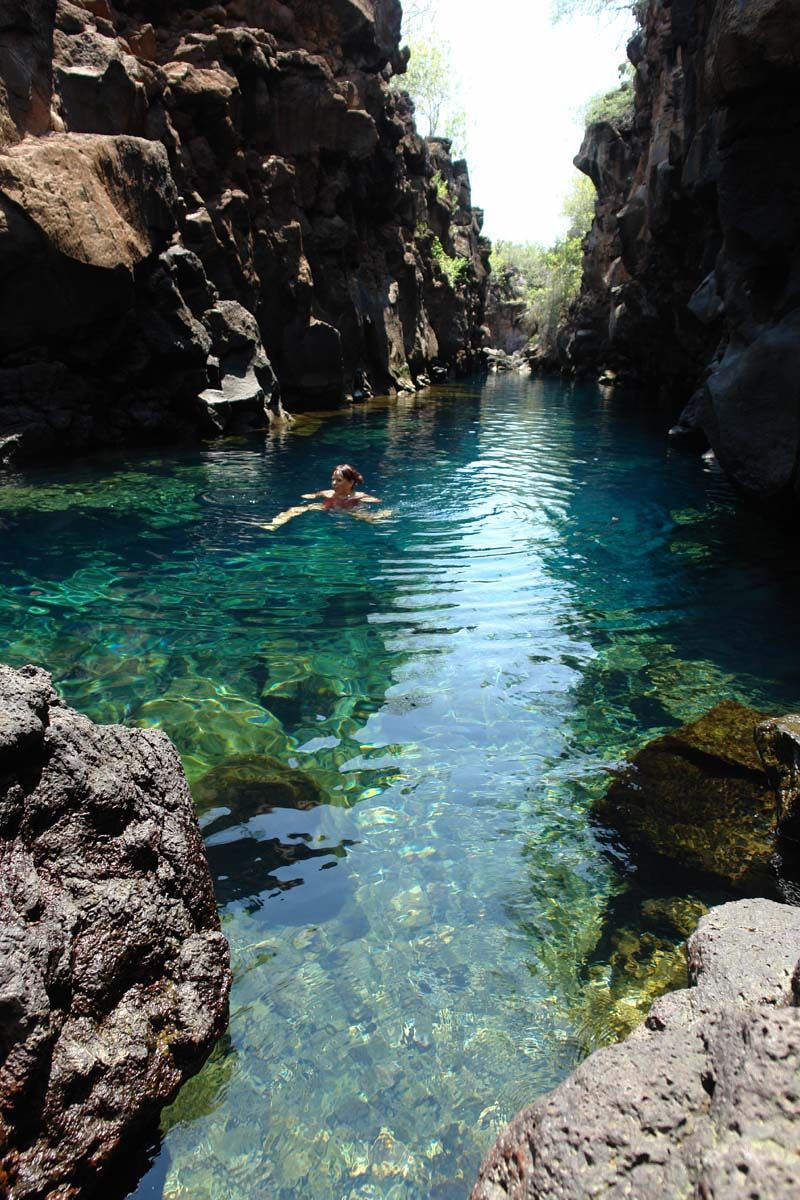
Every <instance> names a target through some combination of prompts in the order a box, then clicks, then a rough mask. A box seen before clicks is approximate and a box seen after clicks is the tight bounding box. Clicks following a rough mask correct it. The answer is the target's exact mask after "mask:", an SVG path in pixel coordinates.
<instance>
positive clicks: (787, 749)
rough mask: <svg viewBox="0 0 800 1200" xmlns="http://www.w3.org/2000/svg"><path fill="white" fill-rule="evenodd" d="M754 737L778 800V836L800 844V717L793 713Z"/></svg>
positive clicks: (767, 723)
mask: <svg viewBox="0 0 800 1200" xmlns="http://www.w3.org/2000/svg"><path fill="white" fill-rule="evenodd" d="M755 736H756V745H757V746H758V753H759V754H760V756H761V761H762V762H763V764H764V768H765V770H766V772H767V776H768V778H769V781H770V783H771V785H772V787H773V789H774V791H775V795H776V797H777V814H776V816H777V821H778V832H779V833H780V834H782V835H783V836H784V837H786V838H789V839H791V840H792V841H793V842H800V716H797V715H796V714H794V713H791V714H789V715H787V716H785V717H774V718H771V719H770V720H768V721H764V722H763V723H762V724H761V725H758V726H757V727H756V731H755Z"/></svg>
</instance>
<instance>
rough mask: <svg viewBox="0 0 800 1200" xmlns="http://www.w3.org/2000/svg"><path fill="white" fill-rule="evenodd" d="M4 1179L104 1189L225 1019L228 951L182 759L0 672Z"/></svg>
mask: <svg viewBox="0 0 800 1200" xmlns="http://www.w3.org/2000/svg"><path fill="white" fill-rule="evenodd" d="M0 872H2V877H3V888H2V890H1V891H0V1132H1V1133H2V1137H0V1181H2V1185H3V1188H2V1190H3V1195H4V1196H8V1197H9V1198H10V1200H34V1198H36V1200H38V1198H39V1197H42V1196H56V1195H57V1196H59V1197H63V1198H64V1200H68V1198H69V1197H77V1196H79V1195H80V1196H89V1195H93V1194H97V1193H98V1192H99V1190H100V1189H101V1187H102V1185H103V1182H104V1180H105V1179H106V1178H107V1176H108V1172H109V1169H110V1168H113V1167H114V1166H115V1165H117V1164H118V1163H119V1160H120V1151H121V1150H124V1151H125V1152H126V1153H127V1152H129V1151H130V1150H131V1149H132V1148H135V1147H136V1145H137V1143H138V1139H139V1138H140V1137H141V1136H142V1135H143V1133H144V1132H145V1131H147V1130H148V1129H149V1128H150V1127H152V1125H153V1123H154V1122H155V1121H156V1120H157V1117H158V1114H159V1111H160V1109H161V1108H162V1107H163V1106H164V1105H165V1104H167V1103H169V1102H170V1101H171V1100H172V1099H173V1098H174V1096H175V1095H176V1093H177V1091H178V1089H179V1087H180V1086H181V1083H182V1082H183V1081H184V1080H185V1079H186V1078H188V1077H189V1076H190V1075H192V1074H194V1073H195V1072H196V1071H197V1070H199V1068H200V1066H201V1065H202V1063H203V1061H204V1060H205V1058H206V1057H207V1055H208V1053H209V1052H210V1050H211V1048H212V1046H213V1044H214V1042H215V1041H216V1039H217V1037H218V1036H219V1034H220V1033H221V1032H222V1030H223V1029H224V1027H225V1024H226V1022H227V1001H228V991H229V988H230V966H229V954H228V946H227V943H226V941H225V938H224V937H223V936H222V934H221V933H220V930H219V919H218V917H217V910H216V905H215V901H214V893H213V889H212V884H211V878H210V875H209V871H208V866H207V863H206V859H205V855H204V852H203V844H202V841H201V838H200V833H199V830H198V826H197V820H196V817H195V815H194V809H193V806H192V800H191V796H190V794H189V789H188V787H187V784H186V781H185V778H184V776H183V772H182V769H181V765H180V760H179V758H178V755H177V752H176V751H175V749H174V747H173V746H172V744H171V743H170V742H169V740H168V739H167V737H166V736H165V735H164V734H162V733H159V732H157V731H154V730H138V729H126V728H123V727H122V726H118V725H109V726H97V725H94V724H92V722H91V721H89V720H88V719H87V718H86V717H83V716H81V715H80V714H79V713H76V712H74V711H73V710H71V709H69V708H67V707H66V706H65V705H64V704H63V702H62V701H61V700H60V699H59V697H58V696H57V694H56V692H55V691H54V690H53V687H52V685H51V682H50V677H49V676H48V675H47V674H46V673H45V672H44V671H41V670H38V669H37V668H35V667H24V668H23V669H22V670H21V671H13V670H11V669H10V668H8V667H4V666H0Z"/></svg>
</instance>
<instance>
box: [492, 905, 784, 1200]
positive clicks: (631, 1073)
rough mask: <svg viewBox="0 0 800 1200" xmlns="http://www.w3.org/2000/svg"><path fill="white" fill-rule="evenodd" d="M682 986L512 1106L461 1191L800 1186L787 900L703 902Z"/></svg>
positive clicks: (722, 1192) (763, 1191) (753, 1190)
mask: <svg viewBox="0 0 800 1200" xmlns="http://www.w3.org/2000/svg"><path fill="white" fill-rule="evenodd" d="M688 956H689V970H690V978H691V980H692V981H693V983H694V985H695V986H693V987H690V988H688V989H686V990H684V991H680V992H673V993H672V994H671V995H668V996H664V997H662V999H660V1000H658V1001H657V1002H656V1003H655V1004H654V1006H653V1008H652V1009H651V1011H650V1015H649V1017H648V1018H647V1021H646V1022H645V1024H644V1025H642V1026H640V1027H639V1029H637V1030H636V1031H635V1032H634V1033H633V1034H631V1036H630V1037H629V1038H628V1039H627V1040H626V1041H624V1042H621V1043H620V1044H618V1045H616V1046H610V1047H607V1048H605V1049H603V1050H598V1051H597V1052H596V1053H595V1054H593V1055H591V1057H590V1058H588V1059H587V1060H586V1062H585V1063H583V1064H582V1065H581V1066H580V1067H579V1068H578V1069H577V1070H576V1071H575V1072H574V1073H573V1074H572V1075H571V1076H570V1077H569V1079H567V1080H566V1082H565V1083H563V1084H561V1085H560V1087H558V1088H556V1089H555V1091H553V1092H551V1093H550V1094H549V1095H547V1096H544V1097H543V1098H542V1099H541V1100H539V1101H537V1103H536V1104H534V1105H533V1106H532V1107H531V1108H528V1109H526V1110H525V1111H524V1112H522V1113H520V1114H519V1115H518V1116H517V1117H515V1118H514V1120H513V1121H512V1123H511V1124H510V1125H509V1126H507V1128H506V1129H505V1130H504V1131H503V1133H502V1134H501V1135H500V1137H499V1138H498V1140H497V1142H496V1144H495V1146H494V1148H493V1149H492V1150H491V1151H490V1153H489V1155H488V1156H487V1158H486V1160H485V1161H484V1163H483V1166H482V1168H481V1171H480V1177H479V1180H478V1183H477V1184H476V1186H475V1188H474V1189H473V1192H472V1196H471V1200H534V1198H535V1200H556V1198H557V1200H585V1198H586V1197H588V1196H604V1197H607V1198H608V1200H617V1198H619V1200H622V1198H623V1197H625V1198H626V1200H629V1198H630V1197H634V1196H635V1197H636V1200H678V1198H679V1197H680V1198H681V1200H684V1198H685V1197H702V1198H703V1200H745V1197H748V1198H749V1197H753V1198H756V1200H759V1198H760V1200H792V1198H796V1197H797V1196H798V1195H800V1185H798V1174H797V1147H798V1144H800V1107H798V1104H797V1080H798V1075H799V1073H800V1008H798V1007H797V1004H798V1001H800V964H798V958H800V909H797V908H792V907H789V906H787V905H780V904H774V903H773V902H772V901H769V900H740V901H738V902H736V903H734V904H725V905H722V906H721V907H719V908H716V909H712V910H711V912H710V913H709V914H708V915H707V916H705V917H703V919H702V920H701V921H700V924H699V926H698V929H697V932H696V933H695V934H694V935H693V936H692V938H691V939H690V940H689V946H688Z"/></svg>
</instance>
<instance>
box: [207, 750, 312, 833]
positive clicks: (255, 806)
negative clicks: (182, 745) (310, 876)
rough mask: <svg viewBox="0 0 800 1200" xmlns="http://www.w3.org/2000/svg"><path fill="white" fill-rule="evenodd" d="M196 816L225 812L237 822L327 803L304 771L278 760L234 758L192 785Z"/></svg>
mask: <svg viewBox="0 0 800 1200" xmlns="http://www.w3.org/2000/svg"><path fill="white" fill-rule="evenodd" d="M192 795H193V797H194V802H195V804H196V805H197V808H198V811H199V812H201V813H202V812H207V811H208V810H209V809H211V808H226V809H228V810H229V812H230V814H231V815H232V816H233V817H235V818H236V820H237V821H240V822H246V821H248V820H250V818H251V817H254V816H256V815H257V814H258V813H267V812H271V811H272V810H273V809H275V808H299V809H309V808H316V806H317V805H318V804H324V803H325V802H326V796H325V793H324V792H323V790H322V788H321V787H320V786H319V784H318V783H316V782H315V781H314V780H313V779H312V778H311V777H310V776H309V775H306V774H305V772H303V771H298V770H295V769H294V768H292V767H287V766H286V765H285V764H284V763H282V762H280V761H279V760H278V759H277V758H270V757H268V756H267V755H259V754H237V755H235V756H234V757H232V758H229V759H227V760H226V761H225V762H224V763H220V765H219V766H218V767H212V769H211V770H210V771H207V772H206V773H205V775H203V776H202V777H201V778H200V779H198V780H197V782H196V783H194V784H193V785H192Z"/></svg>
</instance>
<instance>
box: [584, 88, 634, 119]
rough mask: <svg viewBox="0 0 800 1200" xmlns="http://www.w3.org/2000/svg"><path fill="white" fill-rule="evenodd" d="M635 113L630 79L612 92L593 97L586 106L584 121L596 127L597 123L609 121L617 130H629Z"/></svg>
mask: <svg viewBox="0 0 800 1200" xmlns="http://www.w3.org/2000/svg"><path fill="white" fill-rule="evenodd" d="M633 111H634V93H633V84H632V82H631V81H630V80H629V79H625V80H623V82H622V83H621V84H620V85H619V87H617V88H612V90H611V91H610V92H605V93H604V94H602V95H600V96H593V97H592V99H591V100H590V101H589V103H588V104H587V105H586V109H585V111H584V121H585V122H586V124H587V125H594V124H595V122H597V121H608V123H609V125H613V126H614V127H615V128H617V129H628V128H630V125H631V122H632V121H633Z"/></svg>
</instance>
